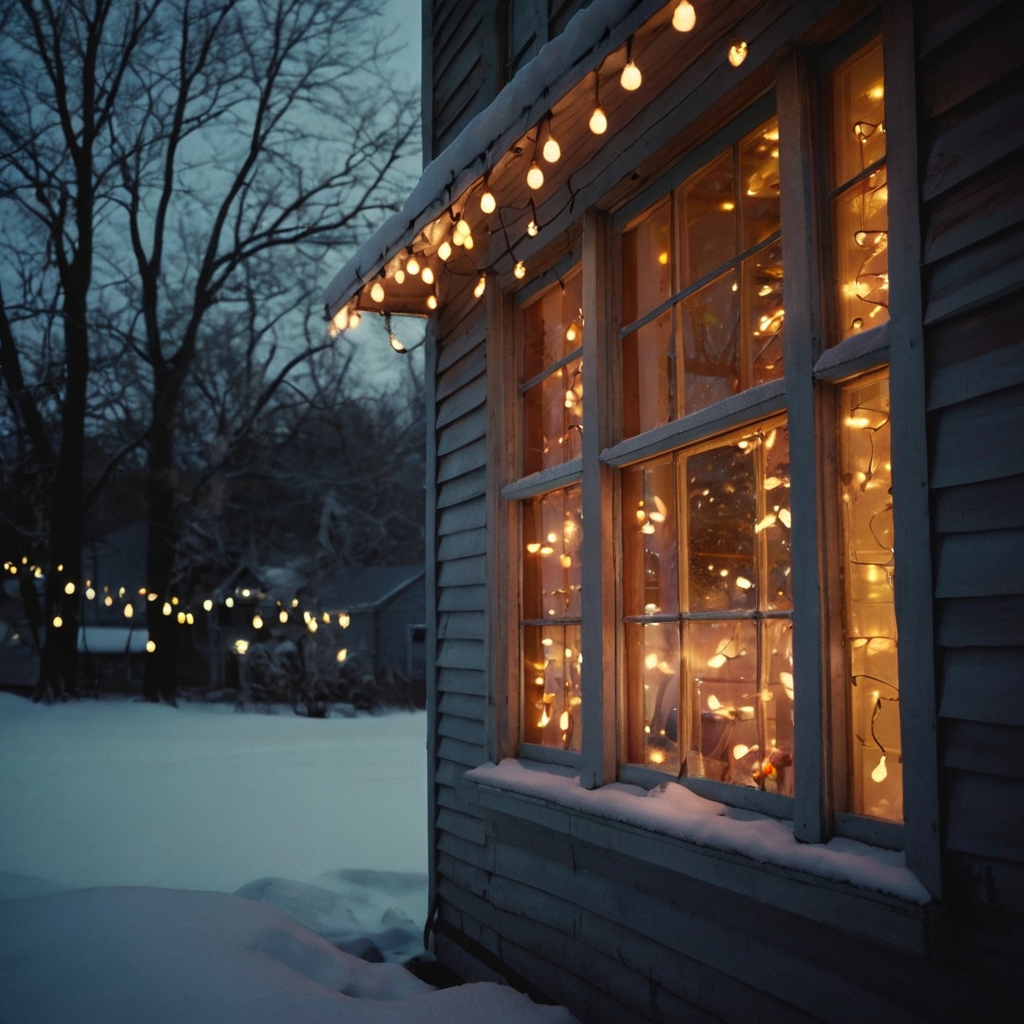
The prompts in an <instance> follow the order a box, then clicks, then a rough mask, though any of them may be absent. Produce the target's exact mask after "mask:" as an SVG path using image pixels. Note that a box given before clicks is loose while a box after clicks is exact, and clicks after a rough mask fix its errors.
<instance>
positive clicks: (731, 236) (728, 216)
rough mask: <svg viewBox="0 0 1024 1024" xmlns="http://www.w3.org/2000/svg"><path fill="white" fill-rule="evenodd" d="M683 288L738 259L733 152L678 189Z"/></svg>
mask: <svg viewBox="0 0 1024 1024" xmlns="http://www.w3.org/2000/svg"><path fill="white" fill-rule="evenodd" d="M677 195H678V198H677V202H678V204H679V213H680V227H681V231H680V237H681V241H682V247H683V252H682V254H681V281H680V285H681V286H682V287H686V285H689V284H693V283H694V282H695V281H699V280H700V279H701V278H702V277H705V276H706V275H708V274H710V273H711V272H712V271H713V270H715V269H716V268H717V267H720V266H721V265H722V264H723V263H725V262H727V261H728V260H730V259H731V258H732V257H733V256H735V255H736V213H735V211H736V196H735V189H734V187H733V176H732V151H731V150H730V151H729V152H727V153H724V154H722V156H721V157H720V158H719V159H718V160H716V161H715V162H714V163H712V164H711V165H709V166H708V167H707V168H705V169H704V170H703V171H701V172H700V173H699V174H697V175H696V176H695V177H693V178H691V179H690V180H689V181H688V182H687V183H686V184H685V185H683V186H682V188H681V189H679V192H678V194H677Z"/></svg>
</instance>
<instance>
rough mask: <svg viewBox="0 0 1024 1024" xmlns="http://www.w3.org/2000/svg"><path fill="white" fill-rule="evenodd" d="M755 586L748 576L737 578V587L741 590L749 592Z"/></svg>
mask: <svg viewBox="0 0 1024 1024" xmlns="http://www.w3.org/2000/svg"><path fill="white" fill-rule="evenodd" d="M753 585H754V584H753V583H751V582H750V580H748V579H747V577H746V576H737V577H736V586H737V587H739V588H740V590H749V589H750V588H751V587H752V586H753Z"/></svg>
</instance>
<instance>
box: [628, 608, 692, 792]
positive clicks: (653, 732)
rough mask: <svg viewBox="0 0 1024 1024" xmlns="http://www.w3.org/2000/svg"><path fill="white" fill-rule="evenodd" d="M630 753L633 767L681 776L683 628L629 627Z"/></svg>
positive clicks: (633, 624) (654, 624)
mask: <svg viewBox="0 0 1024 1024" xmlns="http://www.w3.org/2000/svg"><path fill="white" fill-rule="evenodd" d="M626 648H627V651H626V662H627V669H626V671H627V677H628V686H629V693H630V701H629V717H630V726H629V735H630V737H631V738H635V739H634V742H633V743H632V744H631V749H630V751H629V760H630V761H632V762H633V763H634V764H647V765H651V766H652V767H655V768H660V769H662V770H663V771H667V772H671V773H672V774H673V775H678V774H679V693H680V691H679V674H680V665H681V660H680V653H679V623H678V622H646V623H637V622H630V623H628V624H627V626H626Z"/></svg>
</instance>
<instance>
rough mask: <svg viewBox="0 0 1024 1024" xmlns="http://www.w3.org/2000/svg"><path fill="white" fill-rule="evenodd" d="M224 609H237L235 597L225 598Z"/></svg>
mask: <svg viewBox="0 0 1024 1024" xmlns="http://www.w3.org/2000/svg"><path fill="white" fill-rule="evenodd" d="M224 607H225V608H234V607H235V599H234V598H233V597H225V598H224Z"/></svg>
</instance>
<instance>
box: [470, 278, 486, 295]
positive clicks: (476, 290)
mask: <svg viewBox="0 0 1024 1024" xmlns="http://www.w3.org/2000/svg"><path fill="white" fill-rule="evenodd" d="M486 290H487V276H486V275H485V274H481V275H480V280H479V281H477V283H476V285H475V286H474V287H473V295H474V296H475V297H476V298H478V299H479V298H480V297H481V296H482V295H483V293H484V292H485V291H486Z"/></svg>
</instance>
